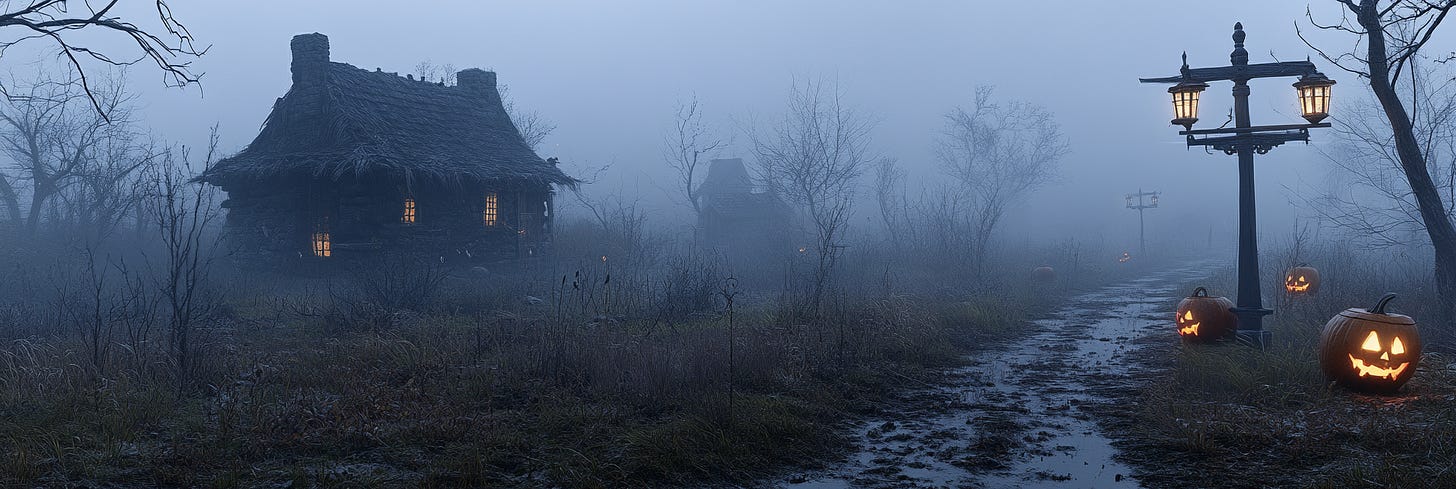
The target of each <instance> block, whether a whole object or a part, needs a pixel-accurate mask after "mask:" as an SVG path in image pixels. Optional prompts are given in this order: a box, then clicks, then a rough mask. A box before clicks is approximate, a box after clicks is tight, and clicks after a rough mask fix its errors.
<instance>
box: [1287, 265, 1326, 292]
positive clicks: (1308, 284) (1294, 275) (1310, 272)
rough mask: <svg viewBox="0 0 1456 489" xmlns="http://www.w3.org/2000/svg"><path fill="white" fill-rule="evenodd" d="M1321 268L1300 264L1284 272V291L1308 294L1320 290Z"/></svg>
mask: <svg viewBox="0 0 1456 489" xmlns="http://www.w3.org/2000/svg"><path fill="white" fill-rule="evenodd" d="M1319 286H1320V274H1319V270H1316V269H1315V268H1314V267H1311V266H1309V265H1305V264H1300V265H1299V266H1297V267H1294V268H1291V269H1289V272H1287V273H1285V274H1284V291H1285V292H1288V293H1290V294H1295V295H1308V294H1313V293H1315V292H1318V291H1319Z"/></svg>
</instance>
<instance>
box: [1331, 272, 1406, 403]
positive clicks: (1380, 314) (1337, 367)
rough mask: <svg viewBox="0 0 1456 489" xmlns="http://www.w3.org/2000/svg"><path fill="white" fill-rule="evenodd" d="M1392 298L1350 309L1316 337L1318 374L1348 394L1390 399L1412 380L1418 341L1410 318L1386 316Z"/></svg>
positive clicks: (1393, 295)
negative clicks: (1340, 386)
mask: <svg viewBox="0 0 1456 489" xmlns="http://www.w3.org/2000/svg"><path fill="white" fill-rule="evenodd" d="M1394 298H1395V294H1385V297H1381V298H1380V302H1377V303H1376V304H1375V307H1372V308H1370V309H1360V308H1354V307H1352V308H1349V309H1345V310H1344V312H1341V313H1340V314H1339V315H1338V316H1335V317H1334V318H1331V319H1330V322H1328V323H1325V329H1324V332H1322V333H1320V343H1319V355H1320V368H1321V369H1322V370H1324V372H1325V376H1327V377H1329V378H1330V379H1331V380H1334V381H1335V382H1336V383H1338V384H1340V385H1342V386H1345V387H1347V388H1349V389H1351V390H1355V391H1360V392H1375V393H1391V392H1395V391H1396V390H1397V389H1400V386H1401V385H1403V384H1405V382H1406V381H1407V380H1410V378H1411V376H1412V375H1415V373H1416V364H1417V363H1418V362H1420V359H1421V335H1420V332H1419V331H1417V330H1416V322H1415V320H1414V319H1411V317H1410V316H1406V315H1402V314H1387V313H1386V312H1385V306H1386V305H1388V304H1390V301H1391V299H1394Z"/></svg>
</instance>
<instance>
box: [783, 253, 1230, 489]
mask: <svg viewBox="0 0 1456 489" xmlns="http://www.w3.org/2000/svg"><path fill="white" fill-rule="evenodd" d="M1205 271H1206V268H1204V267H1189V268H1185V269H1179V270H1172V271H1165V272H1158V273H1154V274H1150V275H1148V276H1145V277H1143V278H1140V279H1134V280H1130V281H1127V282H1124V283H1120V284H1116V285H1111V286H1107V287H1103V288H1101V289H1097V290H1095V291H1091V292H1087V293H1083V294H1080V295H1077V296H1074V297H1072V298H1071V299H1069V300H1068V301H1067V303H1066V305H1064V306H1063V307H1061V308H1058V309H1057V310H1056V311H1054V312H1053V313H1052V314H1051V315H1050V316H1049V317H1047V318H1044V319H1040V320H1037V321H1035V322H1034V325H1033V327H1034V328H1035V329H1036V330H1035V332H1034V333H1033V334H1031V335H1029V336H1028V337H1026V338H1024V339H1022V340H1019V341H1014V342H1009V343H1005V344H998V345H994V346H991V347H989V348H986V349H984V350H983V351H980V352H978V353H976V354H974V355H972V358H971V359H970V361H971V363H970V364H969V365H967V366H965V367H961V368H957V369H954V370H952V371H950V372H948V373H947V375H948V376H949V378H948V379H947V380H948V381H947V382H943V383H941V384H940V385H938V386H934V387H925V388H920V389H913V390H911V391H909V392H907V393H906V394H905V397H904V398H903V399H901V400H900V401H903V402H900V403H898V404H899V405H902V406H906V408H905V409H902V410H899V411H897V412H895V413H893V414H890V415H886V416H884V417H882V418H880V419H872V420H868V421H866V422H864V423H862V424H861V425H859V426H858V427H857V428H856V432H857V433H859V435H858V438H859V440H858V444H857V445H858V446H857V451H856V452H855V453H852V454H850V455H849V456H848V458H847V459H846V460H844V461H843V462H842V463H841V464H840V465H839V466H837V467H834V468H831V469H830V470H827V471H824V472H820V473H817V474H809V475H807V476H805V475H800V476H796V477H794V478H792V479H791V480H788V481H784V482H782V483H781V485H783V486H786V487H793V488H839V487H872V488H899V487H993V488H1001V487H1020V488H1086V487H1096V488H1120V487H1129V488H1131V487H1138V482H1137V481H1136V480H1135V479H1134V478H1132V477H1131V472H1132V471H1131V469H1129V468H1128V467H1127V466H1126V465H1124V464H1122V463H1119V462H1117V461H1116V460H1114V458H1113V455H1114V454H1116V450H1115V449H1114V448H1113V447H1112V446H1111V444H1110V442H1109V440H1108V438H1106V437H1105V436H1103V435H1102V433H1101V431H1100V430H1099V428H1098V426H1097V420H1096V419H1095V417H1094V414H1093V412H1094V407H1095V406H1094V405H1095V404H1098V403H1105V402H1106V401H1107V400H1106V399H1102V398H1100V397H1098V394H1097V392H1099V391H1101V392H1106V390H1105V389H1109V388H1114V389H1115V388H1118V386H1120V385H1126V384H1127V383H1128V376H1129V373H1130V370H1131V369H1132V367H1133V365H1134V364H1135V363H1136V362H1134V361H1132V360H1131V359H1129V358H1127V355H1126V353H1127V352H1128V351H1129V350H1130V349H1131V348H1133V345H1132V342H1133V340H1135V339H1137V338H1140V337H1142V336H1145V335H1149V334H1172V332H1171V329H1170V328H1171V326H1170V325H1169V321H1170V320H1171V319H1170V318H1171V313H1170V312H1168V311H1166V310H1165V309H1167V308H1168V303H1169V301H1170V299H1171V298H1172V297H1173V296H1175V295H1179V294H1178V293H1177V292H1175V291H1173V290H1171V287H1172V286H1173V285H1174V284H1182V283H1187V282H1188V281H1189V280H1193V279H1196V278H1199V277H1200V276H1201V275H1202V274H1203V273H1205ZM1170 340H1171V337H1170ZM1105 408H1106V407H1105V406H1103V409H1105Z"/></svg>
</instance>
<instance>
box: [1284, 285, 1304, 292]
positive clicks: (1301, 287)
mask: <svg viewBox="0 0 1456 489" xmlns="http://www.w3.org/2000/svg"><path fill="white" fill-rule="evenodd" d="M1285 288H1287V289H1289V291H1290V292H1304V291H1306V290H1309V284H1304V285H1295V284H1289V285H1288V286H1286V287H1285Z"/></svg>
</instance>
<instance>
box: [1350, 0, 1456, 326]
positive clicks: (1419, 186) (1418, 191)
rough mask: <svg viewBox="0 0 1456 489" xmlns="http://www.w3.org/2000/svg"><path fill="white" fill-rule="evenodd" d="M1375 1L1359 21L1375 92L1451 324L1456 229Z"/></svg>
mask: <svg viewBox="0 0 1456 489" xmlns="http://www.w3.org/2000/svg"><path fill="white" fill-rule="evenodd" d="M1377 3H1378V2H1376V0H1363V1H1362V2H1361V4H1360V12H1359V16H1358V20H1359V22H1360V25H1361V26H1362V27H1364V28H1365V32H1367V33H1368V34H1367V35H1366V37H1367V38H1368V39H1367V41H1368V43H1367V53H1368V55H1369V56H1368V58H1367V62H1368V65H1369V67H1370V89H1371V90H1372V91H1374V92H1375V98H1376V99H1377V100H1379V101H1380V106H1381V107H1382V108H1383V109H1384V110H1385V118H1386V119H1388V120H1389V121H1390V128H1391V131H1392V133H1393V134H1394V136H1395V151H1396V155H1397V156H1399V157H1400V166H1401V170H1402V173H1405V178H1406V182H1408V183H1409V184H1410V188H1411V195H1413V196H1415V199H1416V205H1417V206H1418V207H1419V209H1420V213H1421V221H1422V223H1423V224H1425V228H1426V234H1427V235H1429V236H1430V238H1431V247H1432V248H1433V249H1434V250H1435V254H1436V263H1435V274H1436V288H1437V292H1438V294H1439V296H1440V301H1441V313H1442V314H1443V315H1444V316H1445V317H1444V319H1445V320H1447V321H1450V320H1453V319H1456V227H1453V225H1452V224H1451V220H1450V219H1449V218H1447V216H1446V212H1445V209H1446V206H1445V205H1444V204H1443V203H1442V202H1441V194H1440V192H1439V191H1437V190H1436V184H1435V182H1434V181H1432V180H1431V174H1430V172H1429V171H1427V166H1426V158H1425V155H1424V153H1423V152H1422V151H1421V147H1420V143H1418V142H1417V140H1416V135H1415V128H1414V125H1413V124H1412V122H1411V118H1410V113H1409V112H1408V111H1406V108H1405V104H1404V103H1403V102H1402V101H1401V100H1400V97H1399V95H1398V94H1397V93H1396V91H1395V86H1394V85H1393V84H1392V83H1391V80H1390V64H1389V59H1390V58H1389V54H1388V53H1387V52H1386V39H1385V26H1384V25H1383V23H1382V22H1381V16H1380V13H1379V8H1378V5H1377Z"/></svg>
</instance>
